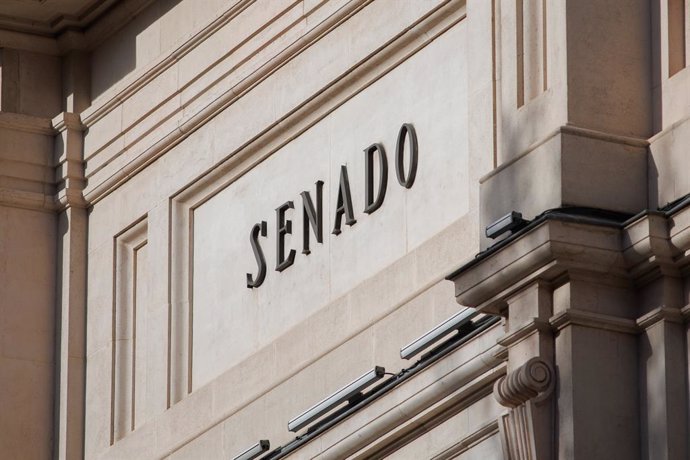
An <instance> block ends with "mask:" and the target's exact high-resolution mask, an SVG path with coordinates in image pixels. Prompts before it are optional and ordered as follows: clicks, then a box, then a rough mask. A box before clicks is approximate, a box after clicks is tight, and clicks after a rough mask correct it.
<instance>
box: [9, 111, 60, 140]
mask: <svg viewBox="0 0 690 460" xmlns="http://www.w3.org/2000/svg"><path fill="white" fill-rule="evenodd" d="M2 128H4V129H10V130H13V131H22V132H26V133H32V134H41V135H44V136H54V135H55V130H54V129H53V126H52V123H51V120H50V119H48V118H40V117H32V116H30V115H22V114H19V113H10V112H0V129H2Z"/></svg>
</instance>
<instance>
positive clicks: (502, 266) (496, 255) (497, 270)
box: [448, 218, 626, 314]
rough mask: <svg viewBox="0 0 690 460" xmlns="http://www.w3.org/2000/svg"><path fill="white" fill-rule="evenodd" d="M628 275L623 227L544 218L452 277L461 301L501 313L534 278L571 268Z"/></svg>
mask: <svg viewBox="0 0 690 460" xmlns="http://www.w3.org/2000/svg"><path fill="white" fill-rule="evenodd" d="M572 270H576V271H583V272H593V273H597V274H598V275H600V277H602V278H610V279H614V278H625V277H626V267H625V263H624V259H623V257H622V255H621V252H620V238H619V230H618V229H617V228H612V227H608V226H603V225H592V224H583V223H577V222H574V221H568V220H566V218H564V220H557V219H555V218H549V219H545V220H544V222H542V223H541V224H539V225H538V226H536V227H535V228H533V229H531V230H530V231H528V232H526V233H525V234H524V235H522V236H520V237H519V238H517V239H515V240H514V241H512V242H511V243H510V244H507V245H505V246H504V247H502V248H499V249H498V250H496V251H491V252H488V253H486V254H484V255H480V256H478V258H477V259H475V261H473V262H471V263H470V264H468V265H467V266H465V267H462V268H461V269H460V270H458V271H456V272H455V273H453V274H451V275H449V276H448V279H449V280H451V281H454V282H455V295H456V298H457V300H458V302H459V303H461V304H463V305H469V306H473V307H476V308H479V309H481V310H482V311H486V312H487V313H493V314H499V313H500V312H501V311H502V310H503V308H504V307H505V299H506V297H507V296H509V295H510V294H511V293H513V292H517V291H519V290H520V289H521V288H522V287H524V286H526V285H528V284H531V283H533V282H535V281H542V282H546V283H551V282H554V281H556V280H558V279H559V278H562V277H563V276H565V275H567V273H568V272H569V271H572Z"/></svg>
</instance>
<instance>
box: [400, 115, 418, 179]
mask: <svg viewBox="0 0 690 460" xmlns="http://www.w3.org/2000/svg"><path fill="white" fill-rule="evenodd" d="M408 135H409V136H410V170H409V171H408V174H407V177H405V137H407V136H408ZM418 153H419V147H418V145H417V133H416V132H415V130H414V126H412V125H411V124H410V123H405V124H403V125H402V126H401V127H400V131H399V132H398V143H397V144H396V146H395V175H396V176H398V182H399V183H400V185H402V186H403V187H405V188H411V187H412V184H414V179H415V177H416V176H417V157H418Z"/></svg>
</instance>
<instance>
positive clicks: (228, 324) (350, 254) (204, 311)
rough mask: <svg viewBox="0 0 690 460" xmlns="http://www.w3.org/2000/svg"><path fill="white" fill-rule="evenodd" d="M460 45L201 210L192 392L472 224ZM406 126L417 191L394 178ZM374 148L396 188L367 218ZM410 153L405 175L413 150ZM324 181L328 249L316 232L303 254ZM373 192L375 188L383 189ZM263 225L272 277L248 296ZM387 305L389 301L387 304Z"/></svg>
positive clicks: (368, 94)
mask: <svg viewBox="0 0 690 460" xmlns="http://www.w3.org/2000/svg"><path fill="white" fill-rule="evenodd" d="M464 40H465V33H464V25H463V23H460V24H459V25H457V26H455V27H453V28H452V29H450V30H449V31H447V32H446V33H444V34H443V35H441V36H440V37H439V38H437V39H436V40H435V41H433V42H432V43H430V44H429V45H428V46H426V47H425V48H423V49H421V50H420V51H418V52H417V53H416V54H414V55H413V56H411V57H410V58H408V59H407V60H406V61H405V62H403V63H402V64H401V65H399V66H398V67H397V68H395V69H393V70H392V71H390V72H388V73H386V74H385V75H384V76H383V77H382V78H381V79H379V80H378V81H376V82H374V83H373V84H371V85H370V86H368V87H367V88H365V89H364V90H363V91H361V92H360V93H359V94H357V95H356V96H354V97H353V98H352V99H350V100H348V101H347V102H345V103H344V104H343V105H341V106H340V107H338V108H337V109H336V110H334V111H333V112H332V113H330V114H329V115H327V116H326V117H325V118H324V119H322V120H321V121H320V122H318V123H317V124H316V125H314V126H313V127H311V128H310V129H309V130H307V131H306V132H304V133H303V134H302V135H300V136H299V137H297V138H295V139H294V140H292V141H291V142H289V143H287V144H286V145H284V146H283V147H282V148H280V149H279V150H278V151H277V152H275V153H274V154H273V155H271V156H270V157H268V158H267V159H266V160H264V161H263V162H262V163H260V164H259V165H257V166H255V167H254V168H253V169H251V170H249V171H248V172H247V173H246V174H244V175H242V176H240V177H239V178H237V179H236V180H235V181H234V182H232V183H231V184H230V185H228V186H227V187H226V188H224V189H223V190H221V191H220V192H219V193H217V194H215V195H213V196H211V197H210V198H209V199H208V200H206V201H202V204H200V205H199V206H197V207H196V208H194V209H193V211H192V217H191V219H190V220H191V222H190V228H192V229H193V231H192V234H191V235H190V245H191V246H192V247H191V248H190V254H191V258H190V259H191V260H190V261H189V264H190V267H191V268H192V269H191V270H190V278H191V280H192V291H191V292H192V294H191V298H192V306H191V311H192V313H191V316H190V317H191V318H192V324H191V332H192V347H191V350H192V351H191V357H192V360H191V361H192V364H191V368H192V382H193V383H192V386H193V388H198V387H199V386H201V385H204V384H205V383H208V382H209V381H211V380H212V379H213V378H215V377H216V376H218V375H219V374H220V373H222V372H223V371H225V370H227V369H229V368H230V367H231V366H232V365H234V364H236V363H238V362H239V361H240V360H242V359H244V358H246V357H248V356H249V355H250V354H251V353H253V352H255V351H256V350H258V349H259V347H261V346H264V345H266V344H268V343H270V342H271V341H273V340H275V339H276V338H277V337H278V336H280V335H282V334H283V333H285V332H287V331H288V330H289V329H290V328H291V327H293V326H295V325H296V324H298V323H300V322H301V321H304V320H306V319H307V317H309V316H310V315H311V314H313V313H315V312H316V311H317V310H318V309H320V308H321V307H323V306H324V305H326V304H327V303H329V302H330V301H332V300H334V299H336V298H338V297H340V296H342V295H344V294H345V293H347V292H348V291H349V290H350V289H351V288H353V287H354V286H356V285H357V284H359V283H361V282H362V281H364V280H366V279H368V278H370V277H372V276H373V275H375V274H376V273H378V272H380V271H382V270H385V269H386V267H387V266H389V265H391V264H393V263H394V262H395V261H396V260H398V259H399V258H400V257H402V256H404V255H405V254H407V253H409V252H410V251H412V250H414V249H415V248H418V247H419V246H420V245H421V244H422V243H424V242H425V241H427V240H428V239H429V238H431V237H432V236H434V235H435V234H437V233H438V232H440V231H442V230H443V229H445V228H446V227H448V226H449V225H450V224H451V223H453V222H455V221H457V219H459V218H460V217H462V216H463V215H465V214H467V212H468V194H469V186H470V185H469V184H468V179H467V178H468V171H467V168H468V150H467V133H466V131H465V127H466V126H467V110H466V108H467V102H466V97H467V94H466V93H467V79H466V68H465V60H464V59H463V58H462V56H463V53H465V50H464ZM267 103H270V101H267ZM403 123H411V124H412V125H413V126H414V129H415V131H416V134H417V138H418V146H419V159H418V169H417V174H416V179H415V181H414V183H413V185H412V186H411V187H410V188H409V189H407V188H404V187H403V186H401V185H400V184H399V183H398V179H397V177H396V170H395V164H396V163H395V156H396V155H395V153H396V140H397V137H398V132H399V130H400V127H401V126H402V125H403ZM228 129H234V128H233V127H228ZM373 143H380V144H381V145H383V147H384V149H385V151H386V154H387V159H388V176H387V177H388V186H387V189H386V195H385V200H384V202H383V205H382V206H381V207H380V208H379V209H377V210H376V211H374V212H373V213H371V214H366V213H364V212H363V211H364V208H365V154H364V152H363V150H364V149H365V148H366V147H368V146H369V145H371V144H373ZM405 152H406V153H405V161H404V164H405V170H406V171H409V142H408V148H407V149H405ZM343 165H344V166H346V168H347V172H348V178H349V185H350V191H351V198H352V205H353V213H354V218H355V220H356V223H355V224H353V225H347V224H346V220H347V218H346V216H343V218H342V220H343V222H342V225H341V231H342V232H341V233H340V234H338V235H335V234H332V231H333V229H334V226H335V212H336V207H337V196H338V190H339V182H340V176H341V166H343ZM376 171H377V172H376V174H378V170H376ZM317 181H323V182H324V186H323V227H324V228H323V243H321V244H319V243H317V242H316V238H315V235H314V233H313V232H310V246H311V248H310V249H311V253H310V254H309V255H304V254H302V249H303V247H302V232H303V226H304V222H305V220H304V219H303V215H302V214H303V211H302V198H301V197H300V193H301V192H303V191H308V192H310V194H311V196H312V199H313V200H315V194H316V185H315V183H316V182H317ZM374 182H375V187H374V188H375V189H376V186H377V185H378V184H377V182H378V181H374ZM288 201H292V202H293V204H294V209H289V210H288V211H287V212H286V213H285V216H286V219H288V220H290V221H291V225H292V234H290V235H286V237H285V255H286V257H287V256H288V254H289V251H290V250H291V249H294V250H295V251H296V254H295V258H294V263H293V264H292V265H291V266H289V267H287V268H286V269H285V270H283V271H281V272H278V271H276V270H275V267H276V264H277V249H276V247H277V241H278V236H277V234H278V231H277V227H278V226H277V216H276V208H278V207H279V206H281V205H282V204H284V203H286V202H288ZM261 221H266V223H267V237H259V238H258V240H259V242H260V244H261V247H262V250H263V252H264V254H265V258H266V263H267V274H266V278H265V281H264V283H263V284H262V285H261V286H259V287H257V288H254V289H249V288H247V286H246V281H247V280H246V275H247V273H250V274H252V276H253V277H256V275H257V262H256V261H255V257H254V254H253V252H252V246H251V244H250V239H249V237H250V230H251V229H252V227H253V226H254V225H255V224H257V223H260V222H261ZM469 256H470V255H469V254H468V257H469ZM386 298H387V294H386V293H384V292H382V293H381V302H382V303H385V302H386Z"/></svg>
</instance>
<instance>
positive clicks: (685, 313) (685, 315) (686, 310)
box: [680, 305, 690, 321]
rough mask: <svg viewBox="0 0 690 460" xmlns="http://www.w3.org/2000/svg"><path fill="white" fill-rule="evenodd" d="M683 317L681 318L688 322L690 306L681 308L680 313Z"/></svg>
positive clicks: (689, 319)
mask: <svg viewBox="0 0 690 460" xmlns="http://www.w3.org/2000/svg"><path fill="white" fill-rule="evenodd" d="M680 312H681V313H682V315H683V318H685V320H686V321H690V305H686V306H685V307H683V309H682V310H681V311H680Z"/></svg>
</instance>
